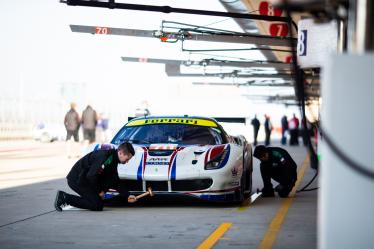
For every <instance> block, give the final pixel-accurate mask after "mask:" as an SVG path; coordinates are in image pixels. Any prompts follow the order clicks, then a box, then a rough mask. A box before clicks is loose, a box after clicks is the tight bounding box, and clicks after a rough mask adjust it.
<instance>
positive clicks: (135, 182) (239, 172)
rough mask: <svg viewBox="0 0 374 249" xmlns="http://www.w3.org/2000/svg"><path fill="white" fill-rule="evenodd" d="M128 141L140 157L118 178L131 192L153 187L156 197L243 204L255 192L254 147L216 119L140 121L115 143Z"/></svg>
mask: <svg viewBox="0 0 374 249" xmlns="http://www.w3.org/2000/svg"><path fill="white" fill-rule="evenodd" d="M125 141H128V142H130V143H132V144H133V146H134V149H135V155H134V156H133V158H132V159H131V160H130V161H129V162H128V163H127V164H120V165H119V166H118V175H119V177H120V179H121V180H123V182H124V184H125V185H126V186H127V188H128V189H129V191H130V194H134V195H137V194H140V193H143V192H145V191H147V188H148V187H151V188H152V191H153V193H154V194H155V195H183V196H189V197H196V198H199V199H202V200H208V201H224V202H241V201H243V200H244V198H245V197H247V196H249V195H250V193H251V189H252V147H251V145H250V144H249V143H247V141H246V139H245V138H244V136H229V135H228V134H227V133H226V132H225V131H224V129H223V128H222V126H221V125H220V124H219V123H218V122H217V121H216V120H215V119H212V118H205V117H188V116H183V117H179V116H168V117H156V116H148V117H139V118H135V119H132V120H130V121H129V122H128V123H127V124H125V125H124V126H123V127H122V129H120V131H119V132H118V133H117V134H116V135H115V136H114V138H113V140H112V141H111V144H112V146H118V145H119V144H121V143H123V142H125ZM101 146H107V145H101ZM99 148H100V146H99V145H98V146H96V149H99Z"/></svg>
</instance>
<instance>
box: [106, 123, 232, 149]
mask: <svg viewBox="0 0 374 249" xmlns="http://www.w3.org/2000/svg"><path fill="white" fill-rule="evenodd" d="M124 141H129V142H132V143H134V144H154V143H175V144H186V145H189V144H200V145H206V144H209V145H216V144H222V143H224V142H225V141H224V136H223V134H222V131H221V130H220V129H219V128H215V127H208V126H196V125H187V124H152V125H141V126H129V127H126V126H125V127H123V128H122V129H121V130H120V131H119V132H118V134H117V135H116V136H115V137H114V139H113V141H112V143H114V144H120V143H122V142H124Z"/></svg>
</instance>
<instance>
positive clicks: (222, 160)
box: [204, 146, 230, 170]
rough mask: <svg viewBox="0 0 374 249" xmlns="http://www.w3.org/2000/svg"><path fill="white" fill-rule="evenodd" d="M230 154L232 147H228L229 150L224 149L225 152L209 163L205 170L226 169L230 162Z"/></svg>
mask: <svg viewBox="0 0 374 249" xmlns="http://www.w3.org/2000/svg"><path fill="white" fill-rule="evenodd" d="M229 152H230V147H229V146H227V148H225V149H223V151H222V152H221V153H219V154H218V155H217V156H216V157H215V158H213V159H212V160H210V161H208V162H207V163H206V164H205V166H204V169H205V170H211V169H220V168H222V167H224V166H225V165H226V163H227V161H228V157H229Z"/></svg>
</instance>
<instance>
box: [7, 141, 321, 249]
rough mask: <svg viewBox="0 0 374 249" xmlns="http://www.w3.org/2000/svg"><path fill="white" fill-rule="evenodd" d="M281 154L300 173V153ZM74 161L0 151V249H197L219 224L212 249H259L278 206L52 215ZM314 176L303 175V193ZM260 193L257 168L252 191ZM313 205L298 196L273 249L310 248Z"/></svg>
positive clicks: (59, 150)
mask: <svg viewBox="0 0 374 249" xmlns="http://www.w3.org/2000/svg"><path fill="white" fill-rule="evenodd" d="M275 145H278V144H275ZM286 149H287V150H288V151H289V152H290V154H291V155H292V156H293V158H294V159H295V161H296V162H297V164H298V165H299V168H300V166H301V165H302V164H303V162H304V159H305V157H306V151H305V149H304V148H303V147H301V146H300V147H286ZM75 161H76V158H73V159H68V158H67V157H66V155H65V145H64V143H52V144H41V143H36V142H33V141H27V142H21V143H20V142H14V143H9V142H7V143H3V142H2V143H0V200H1V202H0V245H1V248H4V249H5V248H29V247H30V248H103V247H106V248H152V249H153V248H154V247H159V248H197V247H198V246H199V245H201V244H202V243H203V242H204V241H206V240H207V239H209V238H210V236H211V234H212V233H213V232H214V231H215V230H216V229H217V228H218V227H220V225H221V224H223V223H231V224H232V225H231V227H230V228H229V229H228V230H227V231H226V232H225V233H224V234H223V235H222V236H220V237H219V240H218V241H217V242H216V243H215V244H214V248H258V247H259V245H260V243H261V241H263V240H264V239H265V240H266V239H267V238H266V236H265V235H266V233H267V231H268V230H269V224H270V223H271V222H272V221H273V219H274V217H275V216H276V215H277V214H278V213H279V208H280V207H281V205H282V202H283V201H284V199H280V198H261V197H260V198H257V199H256V200H255V201H254V202H253V203H252V204H249V205H248V203H249V202H248V201H247V202H246V204H244V205H243V206H242V207H239V206H235V205H217V204H205V203H200V202H192V201H185V200H183V201H181V200H179V201H172V200H164V201H157V202H145V203H138V204H136V205H127V204H125V205H121V206H109V207H105V209H104V211H103V212H91V211H84V210H77V209H71V210H68V211H64V212H62V213H58V212H55V211H53V200H54V197H55V194H56V190H57V189H63V190H66V191H70V190H69V189H68V187H67V185H66V181H65V179H64V177H65V175H66V174H67V172H68V171H69V169H70V167H71V166H72V165H73V163H74V162H75ZM313 175H314V171H313V170H312V169H310V168H309V167H308V168H307V170H306V173H305V176H304V178H303V180H302V182H301V186H303V185H304V184H305V183H306V182H308V180H309V179H311V178H312V176H313ZM314 186H315V185H314ZM314 186H313V185H312V186H311V187H314ZM261 187H262V181H261V177H260V174H259V170H258V161H257V160H255V164H254V173H253V189H254V190H256V189H257V188H261ZM316 198H317V193H316V191H312V192H303V193H298V194H296V196H295V198H294V200H293V202H292V204H291V205H290V207H289V210H288V212H287V213H286V216H285V219H284V221H283V223H282V224H281V226H280V229H279V231H278V233H277V237H276V239H275V241H274V244H273V246H272V248H304V249H305V248H316V219H317V214H316V213H317V212H316V209H317V207H316V205H317V202H316ZM38 215H40V216H38Z"/></svg>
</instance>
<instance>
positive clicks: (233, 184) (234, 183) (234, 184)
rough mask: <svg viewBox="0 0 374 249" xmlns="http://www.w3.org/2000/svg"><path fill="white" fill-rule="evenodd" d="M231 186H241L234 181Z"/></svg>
mask: <svg viewBox="0 0 374 249" xmlns="http://www.w3.org/2000/svg"><path fill="white" fill-rule="evenodd" d="M229 185H230V186H233V187H234V186H239V181H233V182H230V183H229Z"/></svg>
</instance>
